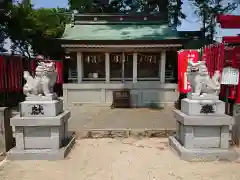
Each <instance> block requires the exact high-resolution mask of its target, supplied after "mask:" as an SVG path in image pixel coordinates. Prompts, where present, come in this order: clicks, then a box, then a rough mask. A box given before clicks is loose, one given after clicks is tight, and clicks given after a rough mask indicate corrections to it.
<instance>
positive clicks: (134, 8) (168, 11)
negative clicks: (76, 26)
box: [69, 0, 185, 26]
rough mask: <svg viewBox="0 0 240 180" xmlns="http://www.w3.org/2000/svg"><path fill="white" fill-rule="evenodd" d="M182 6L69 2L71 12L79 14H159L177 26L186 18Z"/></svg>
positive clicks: (177, 1)
mask: <svg viewBox="0 0 240 180" xmlns="http://www.w3.org/2000/svg"><path fill="white" fill-rule="evenodd" d="M181 6H182V1H181V0H111V1H106V0H69V7H70V10H77V11H78V12H79V13H136V12H143V13H150V14H153V13H159V14H161V15H162V16H163V17H164V16H165V17H166V18H169V22H170V23H171V24H172V25H176V26H177V25H180V23H181V19H184V18H185V15H184V14H183V13H182V11H181Z"/></svg>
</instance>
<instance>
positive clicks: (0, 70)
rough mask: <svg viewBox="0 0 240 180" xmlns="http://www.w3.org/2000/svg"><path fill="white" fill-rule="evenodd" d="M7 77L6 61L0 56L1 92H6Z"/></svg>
mask: <svg viewBox="0 0 240 180" xmlns="http://www.w3.org/2000/svg"><path fill="white" fill-rule="evenodd" d="M5 76H6V59H4V57H3V56H0V91H5V90H6V88H7V87H6V83H5Z"/></svg>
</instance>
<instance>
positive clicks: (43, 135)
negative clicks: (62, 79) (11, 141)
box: [8, 97, 75, 160]
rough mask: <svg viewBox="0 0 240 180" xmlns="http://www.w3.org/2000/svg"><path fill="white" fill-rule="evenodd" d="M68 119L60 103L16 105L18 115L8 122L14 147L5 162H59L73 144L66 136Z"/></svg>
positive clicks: (33, 100) (34, 101)
mask: <svg viewBox="0 0 240 180" xmlns="http://www.w3.org/2000/svg"><path fill="white" fill-rule="evenodd" d="M69 118H70V112H69V111H65V112H64V111H63V103H62V100H59V99H51V98H50V99H49V98H48V97H42V98H41V97H36V98H34V97H28V98H26V101H24V102H22V103H21V104H20V114H19V115H16V116H14V117H13V118H11V126H15V129H16V130H15V134H16V147H14V148H13V149H11V150H10V151H9V152H8V159H10V160H27V159H38V160H58V159H63V158H64V157H65V156H66V155H67V152H68V151H69V150H70V149H71V147H72V145H73V144H74V140H75V139H74V137H73V136H72V135H71V134H69V133H68V119H69Z"/></svg>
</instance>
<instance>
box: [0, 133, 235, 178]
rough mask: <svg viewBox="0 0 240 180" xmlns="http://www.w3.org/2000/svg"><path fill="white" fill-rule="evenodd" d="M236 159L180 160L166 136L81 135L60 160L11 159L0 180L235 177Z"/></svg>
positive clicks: (4, 167)
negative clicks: (190, 161)
mask: <svg viewBox="0 0 240 180" xmlns="http://www.w3.org/2000/svg"><path fill="white" fill-rule="evenodd" d="M239 167H240V164H239V163H238V162H237V161H236V162H231V163H230V162H199V163H196V162H195V163H189V162H185V161H182V160H180V159H179V158H178V156H177V155H176V154H175V153H174V152H172V151H171V149H170V148H169V147H168V143H167V139H163V138H151V139H149V138H145V139H132V138H127V139H107V138H106V139H81V140H77V142H76V144H75V147H74V148H73V149H72V151H71V152H70V154H69V155H68V157H67V158H66V159H65V160H62V161H52V162H51V161H12V162H6V163H4V164H3V165H1V166H0V180H42V179H44V180H66V179H71V180H79V179H81V180H213V179H214V180H239V179H240V171H239Z"/></svg>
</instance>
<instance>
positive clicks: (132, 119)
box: [69, 106, 176, 131]
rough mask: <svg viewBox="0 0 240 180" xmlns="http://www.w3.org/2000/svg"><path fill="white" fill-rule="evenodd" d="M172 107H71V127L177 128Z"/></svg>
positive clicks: (72, 128)
mask: <svg viewBox="0 0 240 180" xmlns="http://www.w3.org/2000/svg"><path fill="white" fill-rule="evenodd" d="M172 110H173V108H172V107H166V108H165V109H147V108H138V109H111V108H109V107H88V106H81V107H78V108H71V119H70V121H69V129H70V130H74V131H80V130H83V129H175V128H176V124H175V123H176V121H175V119H174V117H173V113H172Z"/></svg>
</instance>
